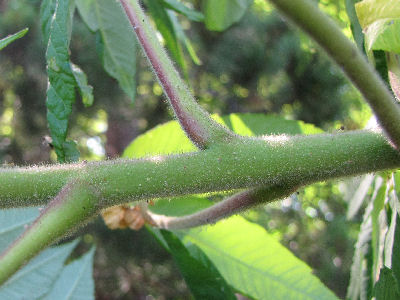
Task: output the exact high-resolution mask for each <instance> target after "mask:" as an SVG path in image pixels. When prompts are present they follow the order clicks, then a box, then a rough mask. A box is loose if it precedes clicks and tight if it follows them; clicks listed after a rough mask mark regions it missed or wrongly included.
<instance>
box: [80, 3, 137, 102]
mask: <svg viewBox="0 0 400 300" xmlns="http://www.w3.org/2000/svg"><path fill="white" fill-rule="evenodd" d="M76 6H77V8H78V11H79V13H80V15H81V17H82V19H83V20H84V21H85V23H86V24H87V26H88V27H89V28H90V30H92V31H93V32H97V33H98V36H99V40H98V42H99V47H98V50H99V55H100V57H101V60H102V64H103V67H104V69H105V70H106V71H107V73H108V74H109V75H110V76H112V77H113V78H115V79H116V80H117V81H118V84H119V85H120V87H121V88H122V90H123V91H124V92H125V93H126V94H127V95H128V96H129V97H130V98H131V100H132V102H133V101H134V100H135V97H136V80H135V76H136V49H137V46H136V45H137V43H136V36H135V34H134V32H133V30H132V26H131V25H130V23H129V21H128V19H127V17H126V14H125V12H124V11H123V9H122V7H121V5H120V4H118V3H117V1H109V0H76Z"/></svg>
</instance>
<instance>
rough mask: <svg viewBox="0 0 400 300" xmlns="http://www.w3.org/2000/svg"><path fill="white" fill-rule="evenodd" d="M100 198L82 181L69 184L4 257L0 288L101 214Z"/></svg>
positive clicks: (10, 247)
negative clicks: (32, 261)
mask: <svg viewBox="0 0 400 300" xmlns="http://www.w3.org/2000/svg"><path fill="white" fill-rule="evenodd" d="M98 204H99V201H98V198H97V196H96V195H95V193H94V192H93V191H92V189H91V188H90V187H89V186H88V185H87V184H83V183H81V182H78V181H74V182H73V183H70V184H67V185H66V187H65V188H64V189H62V190H61V192H60V193H59V194H58V195H57V197H55V198H54V200H53V201H51V202H50V204H49V206H48V207H47V208H46V209H45V210H44V211H43V212H42V213H41V215H40V216H39V218H38V219H37V220H36V221H35V222H34V223H33V224H32V225H31V226H30V227H29V228H28V229H27V230H26V231H25V232H24V233H23V234H22V235H21V236H20V237H19V238H18V239H17V240H16V241H15V242H14V243H13V244H11V245H10V246H9V247H8V249H6V250H5V251H4V252H3V253H2V254H1V256H0V270H1V272H0V285H1V284H2V283H4V282H5V281H6V280H7V279H8V278H9V277H10V276H11V275H13V274H14V273H15V272H16V271H17V270H18V269H19V268H20V267H21V266H22V265H24V264H25V263H27V262H28V261H29V260H30V259H31V258H33V257H34V256H35V255H36V254H38V253H39V252H40V251H41V250H43V249H44V248H45V247H47V246H49V245H50V244H51V243H53V242H55V241H56V240H58V239H60V238H61V237H63V236H64V235H65V234H67V233H69V232H71V230H73V229H74V228H76V227H78V226H79V225H81V224H82V223H84V222H87V220H88V219H90V218H91V217H93V216H95V215H96V213H97V212H98V209H99V207H98Z"/></svg>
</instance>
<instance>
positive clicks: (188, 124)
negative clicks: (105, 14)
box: [121, 0, 236, 149]
mask: <svg viewBox="0 0 400 300" xmlns="http://www.w3.org/2000/svg"><path fill="white" fill-rule="evenodd" d="M129 2H130V4H129ZM121 4H122V6H123V8H124V9H125V12H126V14H127V16H128V19H129V21H130V22H131V24H132V26H133V29H134V30H135V33H136V36H137V38H138V41H139V43H140V45H141V46H142V48H143V51H144V53H145V54H146V56H147V58H148V60H149V62H150V64H151V66H152V67H153V70H154V73H155V74H156V76H157V78H158V80H159V82H160V84H161V85H162V87H163V89H164V92H165V94H166V95H167V97H168V100H169V103H170V105H171V107H172V108H173V110H174V112H175V115H176V117H177V118H178V120H179V123H180V124H181V126H182V128H183V130H184V131H185V133H186V134H187V135H188V137H189V138H190V139H191V140H192V142H193V143H194V144H195V145H196V146H198V147H199V148H200V149H206V148H208V147H209V146H210V145H212V144H215V143H217V142H223V141H227V140H229V139H231V138H232V137H234V136H236V135H235V134H234V133H233V132H231V131H229V130H228V129H227V128H226V127H223V126H222V125H220V124H218V123H217V122H215V121H214V120H213V119H212V118H211V117H210V115H209V114H208V113H207V112H206V111H205V110H203V109H202V108H201V107H200V106H199V105H198V104H197V102H196V100H195V99H194V97H193V96H192V94H191V93H190V91H189V89H188V87H187V86H186V85H185V83H184V81H183V80H182V79H181V77H180V76H179V74H178V72H177V70H176V69H175V67H174V66H173V64H172V62H171V60H170V59H169V57H168V56H167V54H166V52H165V51H164V49H163V48H162V46H161V45H160V43H159V42H158V40H157V34H156V31H155V30H154V29H153V28H152V26H151V25H150V23H149V21H148V19H147V16H146V15H145V14H144V12H143V10H142V8H141V7H140V5H139V3H138V1H137V0H121Z"/></svg>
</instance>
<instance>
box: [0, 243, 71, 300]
mask: <svg viewBox="0 0 400 300" xmlns="http://www.w3.org/2000/svg"><path fill="white" fill-rule="evenodd" d="M76 244H77V241H74V242H71V243H68V244H64V245H62V246H58V247H54V248H49V249H47V250H45V251H43V252H42V253H40V254H39V255H38V256H37V257H35V258H34V259H33V260H32V261H31V262H30V263H29V264H27V265H26V266H25V267H23V268H22V269H21V270H19V271H18V272H17V273H15V274H14V276H12V277H11V278H10V279H9V280H8V281H6V283H5V284H3V285H2V286H1V287H0V299H38V298H40V297H43V296H44V295H45V294H46V293H48V292H49V291H50V289H51V287H52V285H53V283H54V282H55V280H56V279H57V276H58V275H59V274H60V272H61V270H62V268H63V265H64V261H65V259H66V258H67V257H68V256H69V255H70V253H71V251H72V250H73V249H74V248H75V246H76Z"/></svg>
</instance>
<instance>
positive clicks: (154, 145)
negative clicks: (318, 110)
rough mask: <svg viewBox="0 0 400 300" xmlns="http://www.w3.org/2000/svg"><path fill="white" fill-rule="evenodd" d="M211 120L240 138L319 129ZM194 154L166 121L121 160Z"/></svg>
mask: <svg viewBox="0 0 400 300" xmlns="http://www.w3.org/2000/svg"><path fill="white" fill-rule="evenodd" d="M213 118H214V119H215V120H216V121H218V122H219V123H221V124H223V125H225V126H227V127H228V128H230V129H232V130H233V131H235V132H236V133H238V134H240V135H247V136H256V135H263V134H292V135H295V134H301V133H302V134H317V133H322V130H321V129H319V128H317V127H315V126H314V125H312V124H305V123H304V122H302V121H293V120H285V119H283V118H282V117H278V116H273V115H264V114H230V115H228V116H224V117H219V116H217V115H214V116H213ZM190 151H197V148H196V147H195V146H193V144H192V143H191V142H190V140H189V139H188V138H187V137H186V135H185V134H184V132H183V131H182V129H181V128H180V126H179V123H178V122H177V121H170V122H167V123H165V124H163V125H158V126H157V127H155V128H153V129H151V130H149V131H147V132H146V133H144V134H142V135H140V136H139V137H137V138H136V139H135V140H134V141H133V142H132V143H131V144H130V145H129V146H128V147H127V148H126V149H125V151H124V153H123V157H129V158H135V157H136V158H137V157H143V156H148V155H157V154H170V153H183V152H190Z"/></svg>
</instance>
